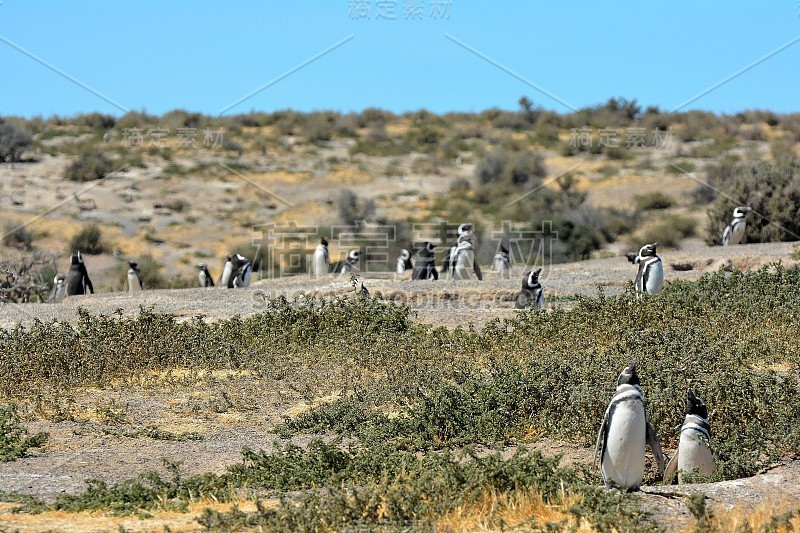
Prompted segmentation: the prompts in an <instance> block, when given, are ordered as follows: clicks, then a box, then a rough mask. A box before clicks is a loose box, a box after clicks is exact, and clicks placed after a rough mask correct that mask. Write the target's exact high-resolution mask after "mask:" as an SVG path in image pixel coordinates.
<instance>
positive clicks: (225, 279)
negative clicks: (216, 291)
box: [219, 256, 233, 287]
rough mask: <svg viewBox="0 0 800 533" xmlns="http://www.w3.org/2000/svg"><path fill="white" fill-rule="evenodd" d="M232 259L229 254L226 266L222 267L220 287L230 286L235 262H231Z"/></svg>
mask: <svg viewBox="0 0 800 533" xmlns="http://www.w3.org/2000/svg"><path fill="white" fill-rule="evenodd" d="M231 259H232V257H231V256H228V260H227V261H226V262H225V266H224V267H222V274H220V276H219V286H220V287H230V281H231V273H232V272H233V263H232V262H231Z"/></svg>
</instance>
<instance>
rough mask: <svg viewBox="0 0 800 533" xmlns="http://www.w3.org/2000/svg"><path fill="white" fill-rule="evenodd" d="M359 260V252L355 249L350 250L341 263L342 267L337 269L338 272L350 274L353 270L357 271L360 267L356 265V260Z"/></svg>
mask: <svg viewBox="0 0 800 533" xmlns="http://www.w3.org/2000/svg"><path fill="white" fill-rule="evenodd" d="M360 260H361V252H360V251H358V250H357V249H353V250H350V253H349V254H347V259H345V260H344V263H342V268H341V270H339V274H352V273H353V272H359V271H360V270H361V269H360V268H359V267H358V262H359V261H360Z"/></svg>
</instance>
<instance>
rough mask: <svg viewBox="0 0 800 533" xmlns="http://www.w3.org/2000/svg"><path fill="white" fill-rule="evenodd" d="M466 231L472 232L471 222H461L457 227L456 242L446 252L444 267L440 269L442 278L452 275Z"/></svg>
mask: <svg viewBox="0 0 800 533" xmlns="http://www.w3.org/2000/svg"><path fill="white" fill-rule="evenodd" d="M465 233H470V234H471V233H472V224H470V223H469V222H465V223H464V224H459V226H458V228H457V229H456V243H455V244H454V245H453V246H451V247H449V248H448V249H447V251H446V252H445V253H444V260H443V261H442V269H441V270H440V271H439V274H441V276H442V279H445V278H447V277H448V276H451V274H452V272H453V266H455V261H456V252H457V251H458V243H459V242H461V241H460V239H461V236H462V235H464V234H465Z"/></svg>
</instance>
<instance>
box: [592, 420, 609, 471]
mask: <svg viewBox="0 0 800 533" xmlns="http://www.w3.org/2000/svg"><path fill="white" fill-rule="evenodd" d="M606 431H608V409H606V413H605V414H604V415H603V423H602V424H601V425H600V431H598V432H597V444H596V445H595V447H594V459H593V460H592V464H593V465H596V464H597V458H598V457H600V458H601V461H602V456H603V452H604V451H605V450H603V448H604V446H603V444H604V443H605V436H606Z"/></svg>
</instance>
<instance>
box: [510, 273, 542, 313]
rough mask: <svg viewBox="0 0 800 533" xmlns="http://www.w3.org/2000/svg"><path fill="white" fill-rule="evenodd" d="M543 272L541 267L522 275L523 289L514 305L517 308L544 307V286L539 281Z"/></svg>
mask: <svg viewBox="0 0 800 533" xmlns="http://www.w3.org/2000/svg"><path fill="white" fill-rule="evenodd" d="M541 273H542V268H541V267H539V268H537V269H536V270H529V271H528V272H525V275H524V276H523V277H522V290H521V291H520V293H519V294H518V295H517V301H516V303H515V304H514V307H516V308H517V309H525V308H527V307H535V308H537V309H542V308H543V307H544V288H543V287H542V284H541V283H540V282H539V274H541Z"/></svg>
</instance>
